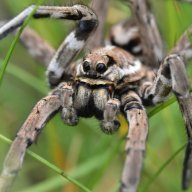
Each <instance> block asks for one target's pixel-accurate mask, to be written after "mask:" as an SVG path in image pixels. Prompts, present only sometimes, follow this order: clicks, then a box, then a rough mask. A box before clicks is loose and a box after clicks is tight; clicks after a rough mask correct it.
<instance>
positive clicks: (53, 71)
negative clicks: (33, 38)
mask: <svg viewBox="0 0 192 192" xmlns="http://www.w3.org/2000/svg"><path fill="white" fill-rule="evenodd" d="M34 8H35V6H34V5H32V6H30V7H28V8H26V9H25V10H24V11H22V12H21V13H20V14H19V15H18V16H16V17H15V18H13V19H12V20H11V21H9V22H8V23H6V24H5V25H3V26H2V27H1V28H0V39H2V38H4V37H5V36H7V35H8V33H10V32H12V31H14V30H15V29H17V28H18V27H20V26H21V25H22V23H23V22H24V21H25V19H26V18H27V16H28V15H30V13H32V11H33V10H34ZM33 18H35V19H39V18H55V19H68V20H74V21H78V23H77V27H76V29H75V30H74V31H73V32H71V33H70V34H69V35H68V36H67V37H66V39H65V40H64V42H63V43H62V44H61V46H60V47H59V49H58V50H57V52H56V54H55V55H54V57H53V58H52V60H51V62H50V64H49V66H48V70H47V75H48V78H49V83H50V85H51V86H52V87H53V86H56V85H57V84H59V82H60V78H61V77H62V76H63V75H65V73H67V69H66V68H67V67H68V66H69V64H70V62H71V61H72V59H73V58H74V57H75V56H76V54H77V53H78V52H79V51H80V50H81V49H82V48H83V47H84V45H85V42H86V40H87V38H88V37H89V36H90V33H91V32H92V31H93V30H94V29H95V28H96V26H97V17H96V15H95V14H94V12H93V11H92V10H91V9H89V8H88V7H86V6H83V5H74V6H71V7H57V6H39V7H38V8H37V10H36V11H35V13H34V14H33Z"/></svg>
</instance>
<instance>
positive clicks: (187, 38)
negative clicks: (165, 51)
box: [170, 27, 192, 63]
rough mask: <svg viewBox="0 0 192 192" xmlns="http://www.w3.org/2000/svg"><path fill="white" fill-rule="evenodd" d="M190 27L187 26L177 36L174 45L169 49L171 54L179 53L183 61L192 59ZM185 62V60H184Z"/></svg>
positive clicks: (191, 30) (191, 33)
mask: <svg viewBox="0 0 192 192" xmlns="http://www.w3.org/2000/svg"><path fill="white" fill-rule="evenodd" d="M191 37H192V27H189V28H188V29H187V30H186V31H185V32H184V33H183V34H182V35H181V37H180V38H179V40H178V41H177V43H176V45H175V47H174V48H173V49H172V50H171V52H170V53H171V54H174V53H176V54H179V55H181V56H182V57H183V58H184V60H185V61H188V60H190V59H192V43H191ZM186 63H187V62H186Z"/></svg>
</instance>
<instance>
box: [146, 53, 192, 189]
mask: <svg viewBox="0 0 192 192" xmlns="http://www.w3.org/2000/svg"><path fill="white" fill-rule="evenodd" d="M171 89H172V91H173V92H174V94H175V96H176V98H177V100H178V103H179V105H180V109H181V112H182V115H183V118H184V121H185V125H186V130H187V136H188V143H187V148H186V152H185V159H184V165H183V166H184V167H183V181H182V187H183V189H187V188H188V186H189V182H190V179H191V171H192V164H191V162H192V107H191V106H192V97H191V95H190V92H189V83H188V80H187V74H186V70H185V65H184V62H183V60H182V59H181V57H180V56H179V55H176V54H172V55H169V56H168V57H166V58H165V59H164V61H163V63H162V65H161V67H160V69H159V71H158V74H157V77H156V79H155V81H154V83H152V84H151V85H150V84H148V85H147V84H146V85H145V86H144V87H143V91H142V92H143V95H142V97H143V99H144V102H145V101H147V100H148V101H147V102H148V103H150V101H151V102H152V103H153V104H155V103H159V102H162V101H164V100H165V99H166V97H167V96H168V95H169V93H170V91H171Z"/></svg>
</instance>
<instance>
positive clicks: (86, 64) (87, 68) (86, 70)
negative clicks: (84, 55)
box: [83, 61, 90, 72]
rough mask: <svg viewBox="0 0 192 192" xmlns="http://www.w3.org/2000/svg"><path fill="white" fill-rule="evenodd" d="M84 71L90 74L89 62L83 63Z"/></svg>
mask: <svg viewBox="0 0 192 192" xmlns="http://www.w3.org/2000/svg"><path fill="white" fill-rule="evenodd" d="M83 70H84V71H85V72H88V71H89V70H90V63H89V62H88V61H84V62H83Z"/></svg>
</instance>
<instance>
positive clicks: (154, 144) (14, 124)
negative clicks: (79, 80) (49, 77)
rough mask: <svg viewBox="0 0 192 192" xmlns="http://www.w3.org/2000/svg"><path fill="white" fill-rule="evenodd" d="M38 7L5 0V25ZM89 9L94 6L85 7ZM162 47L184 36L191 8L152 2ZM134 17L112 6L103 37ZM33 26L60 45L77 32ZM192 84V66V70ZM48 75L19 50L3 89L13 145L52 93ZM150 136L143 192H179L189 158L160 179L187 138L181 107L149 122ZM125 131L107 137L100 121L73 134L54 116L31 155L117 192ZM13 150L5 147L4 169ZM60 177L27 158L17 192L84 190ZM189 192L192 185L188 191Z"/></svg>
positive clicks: (53, 24)
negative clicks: (36, 107) (33, 111)
mask: <svg viewBox="0 0 192 192" xmlns="http://www.w3.org/2000/svg"><path fill="white" fill-rule="evenodd" d="M36 2H37V1H35V0H25V1H19V0H1V2H0V20H4V19H10V18H12V17H14V15H16V14H18V13H19V12H20V11H21V10H23V9H24V8H25V7H27V6H28V5H30V4H32V3H36ZM76 2H79V1H69V0H66V1H64V0H46V1H45V5H70V4H74V3H76ZM81 2H83V3H85V4H88V3H89V2H90V1H85V0H82V1H81ZM151 2H152V7H153V11H154V13H155V15H156V18H157V21H158V24H159V26H160V30H161V33H162V36H163V38H164V39H165V42H166V43H165V47H166V49H167V50H169V49H170V48H171V47H172V46H173V45H174V44H175V42H176V40H177V39H178V37H179V36H180V34H181V33H182V32H183V31H184V30H185V29H186V28H187V27H188V26H189V25H190V24H191V22H192V11H191V10H192V4H191V5H190V4H187V3H177V2H176V1H173V0H158V1H157V0H151ZM129 15H130V11H129V9H128V8H127V6H126V5H125V3H124V2H123V1H117V0H111V3H110V7H109V13H108V17H107V21H106V27H105V34H107V32H108V31H109V30H110V26H111V25H113V24H114V23H116V22H118V21H120V20H121V19H124V18H127V17H128V16H129ZM30 26H31V27H32V28H34V29H35V30H36V31H38V33H39V34H40V35H41V36H42V37H43V38H44V39H46V40H47V41H48V42H50V44H51V45H53V46H54V47H55V48H56V47H58V46H59V44H60V43H61V42H62V40H63V38H64V37H65V36H66V34H68V33H69V31H71V29H72V28H73V26H74V23H72V22H68V21H66V22H63V21H53V20H49V21H48V20H43V21H39V20H38V21H34V20H31V21H30ZM13 38H14V37H13V36H12V35H9V36H8V37H7V38H6V39H3V40H1V42H0V64H1V63H2V61H3V59H4V58H5V55H6V53H7V51H8V49H9V47H10V44H11V42H12V40H13ZM187 69H188V74H189V78H190V84H192V65H191V66H190V65H189V66H188V68H187ZM47 87H48V86H47V82H46V77H45V69H44V67H43V66H42V65H41V64H40V63H36V62H34V61H33V59H32V58H31V57H30V55H29V54H28V53H27V52H26V50H25V49H24V48H23V47H22V45H21V44H20V43H18V44H17V46H16V49H15V50H14V53H13V54H12V57H11V61H10V63H9V65H8V68H7V71H6V74H5V78H4V81H3V84H2V86H1V87H0V134H2V135H4V136H6V137H8V138H10V139H13V138H14V136H15V134H16V132H17V130H18V129H19V127H20V126H21V125H22V123H23V122H24V120H25V119H26V118H27V116H28V114H29V113H30V111H31V109H32V108H33V106H34V105H35V104H36V102H37V101H38V100H39V99H40V98H42V97H43V96H45V95H46V93H47V92H48V88H47ZM149 124H150V129H149V136H148V142H147V153H146V159H145V162H144V169H143V173H142V178H141V182H140V185H139V192H144V191H150V192H158V191H164V192H170V191H174V192H179V191H181V172H182V162H183V156H184V151H182V152H180V153H179V154H178V155H177V156H176V157H175V158H173V160H172V161H171V163H170V164H169V165H168V166H166V167H165V168H164V169H163V171H162V172H161V174H160V175H159V176H158V177H157V178H156V177H155V176H154V175H155V174H157V172H158V170H159V169H160V168H161V167H162V166H163V164H164V163H165V162H166V161H167V160H168V159H169V158H170V157H171V155H173V154H174V153H175V152H176V151H177V150H178V149H179V148H180V147H181V146H182V145H184V144H185V142H186V134H185V133H186V132H185V128H184V124H183V120H182V118H181V113H180V111H179V108H178V104H177V103H174V104H172V105H171V106H169V107H168V108H166V109H164V110H161V111H160V112H158V113H157V114H156V115H154V116H153V117H151V118H150V119H149ZM125 135H126V134H125V131H124V130H121V131H120V132H119V133H118V134H115V135H112V136H108V135H104V134H103V133H102V132H101V130H100V128H99V122H98V121H96V120H95V119H81V120H80V124H79V125H78V126H76V127H68V126H66V125H64V124H63V122H62V120H61V119H60V115H57V116H56V117H54V119H53V120H51V121H50V122H49V123H48V125H47V126H46V127H45V129H44V130H43V132H42V133H41V135H40V137H39V139H38V141H37V144H34V145H33V146H32V147H31V148H30V149H31V150H32V151H34V152H35V153H37V154H39V155H40V156H41V157H43V158H45V159H47V160H48V161H50V162H51V163H53V164H54V165H56V166H58V167H60V168H62V169H63V170H64V171H65V172H66V173H68V174H69V175H71V177H73V178H76V179H77V180H78V181H79V182H81V183H82V184H84V185H85V186H86V187H88V188H89V189H91V190H92V191H95V192H101V191H107V192H115V191H117V187H118V182H119V180H120V175H121V170H122V166H123V162H124V140H122V137H124V136H125ZM8 148H9V145H8V144H7V143H5V142H4V141H2V140H0V167H2V163H3V159H4V157H5V155H6V152H7V151H8ZM64 181H65V179H63V178H62V177H61V176H60V175H58V174H56V173H55V172H53V171H52V170H51V169H49V168H47V167H46V166H45V165H43V164H41V163H40V162H38V161H37V160H35V159H33V158H32V157H30V156H29V155H26V159H25V163H24V166H23V169H22V171H21V172H20V174H19V177H18V178H17V180H16V182H15V185H14V188H13V191H14V192H21V191H22V192H30V191H31V192H32V191H37V192H53V191H54V192H55V191H67V192H75V191H80V190H79V189H78V188H77V187H76V186H74V185H73V184H70V183H68V184H66V183H64ZM188 191H192V185H191V190H188Z"/></svg>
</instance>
